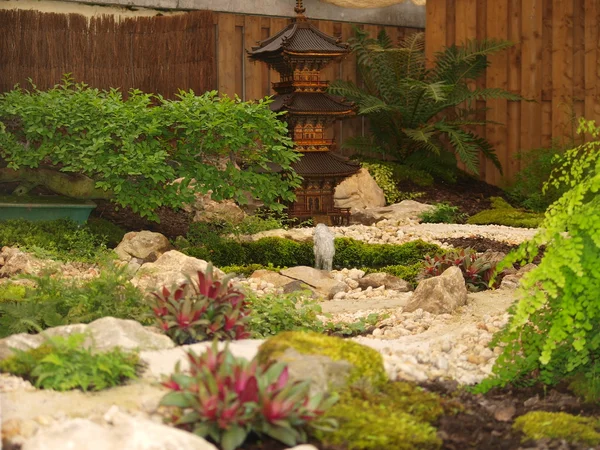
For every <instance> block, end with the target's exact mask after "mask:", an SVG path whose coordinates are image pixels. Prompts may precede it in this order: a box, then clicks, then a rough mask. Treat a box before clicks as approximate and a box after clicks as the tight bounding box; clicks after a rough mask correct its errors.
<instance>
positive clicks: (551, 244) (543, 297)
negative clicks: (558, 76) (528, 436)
mask: <svg viewBox="0 0 600 450" xmlns="http://www.w3.org/2000/svg"><path fill="white" fill-rule="evenodd" d="M579 133H581V134H582V135H583V134H587V135H588V136H592V139H591V140H589V142H586V143H584V144H581V145H579V146H578V147H576V148H574V149H571V150H568V151H567V152H565V154H564V156H563V157H562V159H561V161H560V164H559V166H558V168H557V170H556V171H555V172H553V174H552V177H551V179H550V181H549V182H548V185H547V186H546V188H548V187H549V186H554V187H560V186H563V185H566V186H567V187H568V191H567V192H566V193H565V194H564V195H563V196H562V197H560V198H559V199H558V200H557V201H556V202H555V203H553V204H552V205H551V206H550V207H549V208H548V210H547V211H546V214H545V219H544V221H543V223H542V225H541V228H540V230H539V232H538V233H537V234H536V236H535V237H534V238H533V239H531V240H530V241H528V242H526V243H524V244H522V245H521V246H520V247H519V249H518V250H517V251H515V252H513V253H511V254H509V255H508V257H507V258H506V259H504V260H503V262H502V263H501V264H500V265H499V266H498V269H497V270H498V271H501V270H502V269H504V268H506V267H509V266H510V265H512V264H513V263H515V262H521V263H526V262H531V260H532V259H533V258H534V257H535V256H536V255H537V253H538V249H539V247H540V246H541V245H546V251H545V254H544V256H543V258H542V260H541V262H540V264H539V266H538V267H537V268H536V269H534V270H532V271H531V272H528V273H527V274H525V275H524V276H523V278H522V280H521V286H520V288H519V291H518V295H519V298H520V300H519V301H518V302H517V303H516V304H515V305H514V306H513V307H512V308H511V310H510V313H511V318H510V321H509V324H508V326H507V327H506V328H505V329H504V330H503V331H501V332H500V333H499V334H498V335H497V336H495V338H494V342H493V343H492V344H493V345H496V344H502V345H504V349H503V352H502V354H501V355H500V356H499V358H498V360H497V361H496V365H495V366H494V374H495V376H494V377H493V378H491V379H490V380H487V381H485V382H483V383H482V384H481V385H480V386H479V388H478V389H479V390H480V391H485V390H487V389H490V388H491V387H493V386H498V385H500V386H502V385H505V384H507V383H531V382H533V381H535V380H539V381H541V382H542V383H545V384H550V385H552V384H556V383H558V382H559V381H561V380H563V379H564V378H566V377H571V376H574V375H581V374H583V375H586V376H596V377H597V374H598V366H599V364H600V302H599V301H598V299H599V298H600V271H598V267H599V264H600V196H599V195H598V191H599V190H600V128H599V127H598V126H596V124H595V123H594V122H593V121H586V120H583V119H582V120H581V121H580V126H579Z"/></svg>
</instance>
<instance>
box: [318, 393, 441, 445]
mask: <svg viewBox="0 0 600 450" xmlns="http://www.w3.org/2000/svg"><path fill="white" fill-rule="evenodd" d="M441 413H442V407H441V406H440V401H439V398H438V397H437V396H436V395H435V394H430V393H427V392H424V391H422V390H421V389H419V388H417V387H414V386H411V385H409V384H407V383H389V384H387V385H386V386H385V387H384V388H383V389H382V391H381V392H370V393H369V392H367V391H360V390H356V389H351V390H348V391H346V392H345V393H344V394H343V395H342V396H341V398H340V401H339V402H338V403H336V404H335V405H334V406H333V407H332V408H331V409H330V410H329V411H327V413H326V415H325V416H326V417H328V418H334V419H335V420H337V422H338V423H339V429H338V430H336V431H334V432H316V437H317V438H318V439H319V440H320V441H321V442H323V443H324V444H326V445H330V446H342V447H344V448H347V449H349V450H379V449H390V450H392V449H393V450H404V449H406V450H409V449H427V450H428V449H432V450H433V449H438V448H440V447H441V444H442V442H441V440H440V439H439V438H438V437H437V432H436V429H435V427H433V426H432V425H431V424H430V423H429V422H430V421H432V420H435V419H436V418H437V417H439V415H440V414H441Z"/></svg>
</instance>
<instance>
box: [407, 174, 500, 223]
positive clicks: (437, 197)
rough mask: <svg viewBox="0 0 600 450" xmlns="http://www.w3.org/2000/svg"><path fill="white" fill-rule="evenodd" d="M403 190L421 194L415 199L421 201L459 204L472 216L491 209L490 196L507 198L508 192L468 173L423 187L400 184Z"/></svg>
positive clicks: (462, 210) (463, 211)
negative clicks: (452, 179)
mask: <svg viewBox="0 0 600 450" xmlns="http://www.w3.org/2000/svg"><path fill="white" fill-rule="evenodd" d="M399 189H400V190H401V191H402V192H415V193H420V194H421V195H420V196H419V197H418V198H416V199H415V200H416V201H418V202H420V203H429V204H433V203H443V202H446V203H450V204H451V205H452V206H458V208H459V209H460V211H461V212H462V213H464V214H467V215H469V216H472V215H474V214H477V213H478V212H480V211H483V210H485V209H490V207H491V203H490V197H502V198H504V199H506V193H505V192H504V191H503V190H502V189H500V188H499V187H497V186H492V185H491V184H487V183H486V182H485V181H481V180H478V179H476V178H473V177H471V176H469V175H467V174H464V173H459V176H458V179H457V181H456V183H448V182H445V181H436V182H435V183H434V184H433V185H432V186H428V187H423V186H418V185H416V184H414V183H411V182H403V183H402V184H400V185H399Z"/></svg>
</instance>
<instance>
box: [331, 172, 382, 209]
mask: <svg viewBox="0 0 600 450" xmlns="http://www.w3.org/2000/svg"><path fill="white" fill-rule="evenodd" d="M333 199H334V202H335V206H337V207H338V208H358V209H364V208H377V207H381V206H385V194H384V193H383V190H382V189H381V188H380V187H379V186H378V185H377V182H376V181H375V180H374V179H373V177H372V176H371V174H370V173H369V171H368V170H367V169H360V170H359V171H358V172H357V173H355V174H354V175H352V176H351V177H348V178H346V179H345V180H344V181H342V182H341V183H340V184H338V185H337V186H336V188H335V193H334V196H333Z"/></svg>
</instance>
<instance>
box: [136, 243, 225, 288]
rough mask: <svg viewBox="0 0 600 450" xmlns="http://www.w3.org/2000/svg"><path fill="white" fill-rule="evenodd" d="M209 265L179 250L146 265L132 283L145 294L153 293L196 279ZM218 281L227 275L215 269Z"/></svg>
mask: <svg viewBox="0 0 600 450" xmlns="http://www.w3.org/2000/svg"><path fill="white" fill-rule="evenodd" d="M207 266H208V263H207V262H206V261H204V260H202V259H197V258H193V257H191V256H187V255H184V254H183V253H181V252H178V251H177V250H171V251H168V252H166V253H163V254H162V255H161V256H160V257H159V258H158V259H157V260H156V261H155V262H149V263H145V264H144V265H142V267H140V269H139V270H138V271H137V273H136V274H135V276H134V277H133V279H132V280H131V283H132V284H133V285H134V286H137V287H138V288H139V289H141V290H142V291H145V292H153V291H155V290H157V289H160V288H162V287H163V286H166V287H167V288H170V287H172V286H174V285H178V284H181V283H183V282H184V281H186V276H188V277H192V278H194V277H196V274H197V273H198V272H205V271H206V268H207ZM213 274H214V276H215V278H216V279H222V278H223V277H224V276H225V273H224V272H223V271H222V270H219V269H218V268H216V267H213Z"/></svg>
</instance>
